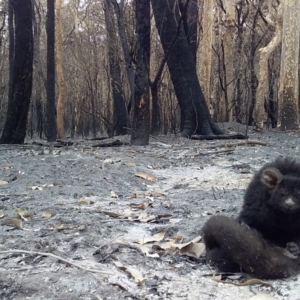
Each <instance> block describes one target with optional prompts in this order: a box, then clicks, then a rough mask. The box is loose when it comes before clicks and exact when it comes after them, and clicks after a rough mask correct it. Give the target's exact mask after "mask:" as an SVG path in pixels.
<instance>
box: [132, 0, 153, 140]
mask: <svg viewBox="0 0 300 300" xmlns="http://www.w3.org/2000/svg"><path fill="white" fill-rule="evenodd" d="M135 13H136V32H137V55H136V73H135V87H134V102H133V107H132V108H133V112H132V119H133V120H132V126H131V128H132V132H131V143H132V144H133V145H148V143H149V134H150V105H149V104H150V103H149V102H150V99H149V98H150V97H149V63H150V31H151V30H150V0H138V1H136V7H135Z"/></svg>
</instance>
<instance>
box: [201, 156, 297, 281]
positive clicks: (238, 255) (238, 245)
mask: <svg viewBox="0 0 300 300" xmlns="http://www.w3.org/2000/svg"><path fill="white" fill-rule="evenodd" d="M203 234H204V242H205V244H206V248H207V258H208V260H210V261H212V262H213V264H214V265H216V266H217V267H218V268H219V269H220V270H221V271H226V272H236V271H240V270H244V271H246V272H248V273H251V274H253V275H255V276H257V277H260V278H282V277H288V276H291V275H294V274H296V273H298V272H300V258H298V257H293V256H291V257H290V255H287V254H286V252H284V248H285V247H286V245H287V244H288V248H289V250H290V249H291V250H290V251H292V252H293V253H292V254H295V255H296V256H297V255H298V254H299V243H300V164H299V163H298V162H296V161H295V160H293V159H291V158H284V159H283V158H278V159H277V160H275V161H274V162H272V163H269V164H266V165H265V166H263V167H262V168H261V169H260V171H259V172H258V173H257V174H256V175H255V176H254V177H253V179H252V181H251V183H250V184H249V186H248V188H247V190H246V193H245V197H244V204H243V207H242V211H241V213H240V215H239V217H238V220H237V221H235V220H232V219H229V218H227V217H224V216H214V217H212V218H211V219H210V220H208V222H207V223H206V224H205V225H204V227H203ZM290 242H292V243H290ZM279 247H281V248H279Z"/></svg>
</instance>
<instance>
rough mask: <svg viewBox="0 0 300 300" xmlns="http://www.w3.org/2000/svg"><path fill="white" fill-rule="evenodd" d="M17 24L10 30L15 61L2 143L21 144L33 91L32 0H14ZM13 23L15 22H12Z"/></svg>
mask: <svg viewBox="0 0 300 300" xmlns="http://www.w3.org/2000/svg"><path fill="white" fill-rule="evenodd" d="M10 5H11V8H12V12H13V16H12V15H11V16H10V18H12V17H13V18H14V27H13V28H11V30H9V34H10V39H9V41H10V43H14V46H13V47H11V48H10V50H11V51H12V55H10V59H12V62H11V64H10V67H11V68H12V70H10V72H11V73H10V74H11V76H9V80H10V83H9V98H8V107H7V113H6V121H5V124H4V128H3V132H2V136H1V139H0V143H2V144H4V143H5V144H22V143H24V140H25V137H26V125H27V117H28V111H29V104H30V98H31V91H32V72H33V33H32V18H33V17H32V15H33V9H32V2H31V0H11V1H10ZM10 26H12V24H11V23H10Z"/></svg>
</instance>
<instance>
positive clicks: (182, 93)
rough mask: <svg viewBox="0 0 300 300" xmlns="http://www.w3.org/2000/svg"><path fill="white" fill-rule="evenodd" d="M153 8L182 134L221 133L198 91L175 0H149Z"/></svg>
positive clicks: (193, 62) (193, 64)
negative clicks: (166, 57) (176, 104)
mask: <svg viewBox="0 0 300 300" xmlns="http://www.w3.org/2000/svg"><path fill="white" fill-rule="evenodd" d="M152 7H153V12H154V17H155V22H156V27H157V29H158V32H159V34H160V39H161V42H162V46H163V49H164V52H165V55H167V56H168V60H167V65H168V68H169V71H170V74H171V80H172V82H173V86H174V89H175V93H176V97H177V99H178V103H179V106H180V108H181V116H182V118H181V123H182V125H181V128H182V134H183V135H184V136H186V137H190V136H191V135H193V134H204V135H212V134H220V133H221V132H222V131H221V130H220V128H219V127H218V126H217V125H216V124H215V123H214V122H213V120H212V118H211V116H210V114H209V111H208V108H207V105H206V102H205V99H204V96H203V93H202V90H201V88H200V84H199V81H198V78H197V73H196V64H195V59H194V55H193V53H192V51H191V48H190V46H189V43H188V41H187V38H186V34H185V31H184V29H183V24H182V23H183V22H182V18H181V17H180V14H179V9H178V6H177V5H176V3H175V0H170V1H155V0H152Z"/></svg>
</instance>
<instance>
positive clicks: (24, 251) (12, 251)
mask: <svg viewBox="0 0 300 300" xmlns="http://www.w3.org/2000/svg"><path fill="white" fill-rule="evenodd" d="M11 253H23V254H31V255H41V256H48V257H52V258H55V259H58V260H60V261H63V262H65V263H67V264H70V265H72V266H74V267H76V268H78V269H81V270H84V271H87V272H92V273H100V274H109V275H113V274H112V273H110V272H107V271H100V270H95V269H89V268H85V267H82V266H80V265H78V264H76V263H73V262H72V261H69V260H68V259H65V258H63V257H60V256H57V255H54V254H52V253H47V252H36V251H27V250H19V249H11V250H5V251H0V254H11Z"/></svg>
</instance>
